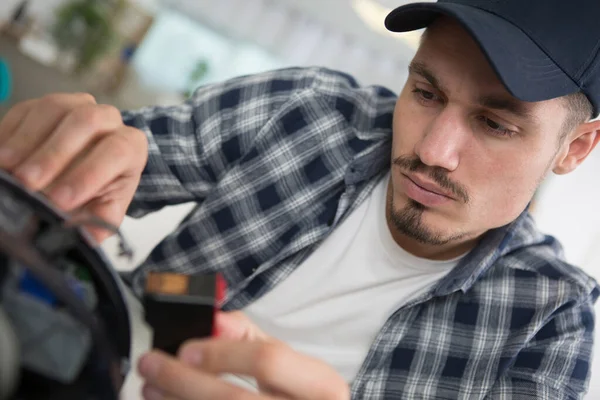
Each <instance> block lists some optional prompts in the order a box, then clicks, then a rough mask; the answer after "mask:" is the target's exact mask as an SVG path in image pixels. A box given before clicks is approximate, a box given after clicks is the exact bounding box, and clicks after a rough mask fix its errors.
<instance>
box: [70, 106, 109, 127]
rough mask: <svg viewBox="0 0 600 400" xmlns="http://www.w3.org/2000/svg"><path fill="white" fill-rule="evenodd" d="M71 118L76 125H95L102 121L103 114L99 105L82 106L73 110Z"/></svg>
mask: <svg viewBox="0 0 600 400" xmlns="http://www.w3.org/2000/svg"><path fill="white" fill-rule="evenodd" d="M71 118H72V120H73V121H74V123H75V124H76V125H84V126H91V127H93V126H95V125H97V124H99V123H101V122H102V119H103V115H102V112H101V110H100V109H99V108H98V107H94V106H81V107H77V108H75V109H74V110H73V111H72V112H71Z"/></svg>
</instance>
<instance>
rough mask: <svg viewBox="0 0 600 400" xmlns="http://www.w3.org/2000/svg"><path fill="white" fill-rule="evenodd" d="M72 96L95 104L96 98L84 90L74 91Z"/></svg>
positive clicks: (83, 101)
mask: <svg viewBox="0 0 600 400" xmlns="http://www.w3.org/2000/svg"><path fill="white" fill-rule="evenodd" d="M73 96H74V97H76V98H77V99H78V100H79V101H81V102H82V103H92V104H96V98H95V97H94V96H93V95H91V94H90V93H84V92H81V93H75V94H74V95H73Z"/></svg>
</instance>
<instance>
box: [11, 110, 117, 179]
mask: <svg viewBox="0 0 600 400" xmlns="http://www.w3.org/2000/svg"><path fill="white" fill-rule="evenodd" d="M121 124H122V119H121V117H120V114H119V113H118V111H116V109H114V108H112V107H109V106H99V105H90V106H82V107H78V108H77V109H76V110H74V111H72V112H70V113H68V115H67V116H65V117H64V118H63V119H62V120H61V121H60V124H58V126H57V127H56V129H55V130H54V131H53V132H52V133H51V134H50V135H49V136H45V138H44V140H43V143H42V144H41V145H40V146H39V147H38V148H37V149H36V150H35V151H34V152H33V153H32V154H31V155H26V156H25V158H24V159H23V161H22V162H21V163H20V164H19V165H18V166H17V167H16V169H15V171H14V174H15V175H16V176H17V177H18V178H19V179H21V180H22V181H23V182H24V183H25V184H26V185H27V186H28V187H30V188H31V189H33V190H39V189H40V188H43V187H45V186H46V185H47V184H48V183H49V182H50V181H52V180H53V179H54V178H55V177H56V176H57V175H58V174H60V172H61V171H62V170H63V169H64V168H65V167H66V166H67V165H68V164H69V163H70V162H71V161H73V159H74V158H75V157H76V156H77V155H78V154H79V153H80V152H81V151H82V150H84V149H85V148H86V147H87V146H88V145H89V144H90V142H91V141H92V140H97V138H98V135H101V134H104V133H107V132H111V131H114V130H116V129H118V128H119V126H120V125H121Z"/></svg>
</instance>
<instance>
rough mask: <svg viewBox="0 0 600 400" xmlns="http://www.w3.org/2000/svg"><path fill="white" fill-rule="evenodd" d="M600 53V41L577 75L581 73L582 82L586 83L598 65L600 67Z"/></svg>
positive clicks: (599, 40)
mask: <svg viewBox="0 0 600 400" xmlns="http://www.w3.org/2000/svg"><path fill="white" fill-rule="evenodd" d="M598 53H600V39H598V41H597V42H596V45H595V46H594V50H593V51H592V52H591V54H590V57H589V59H588V60H586V62H585V64H584V65H583V66H582V67H581V68H580V70H579V71H577V73H578V74H579V73H580V72H581V77H580V78H579V79H580V80H581V82H583V81H585V80H586V79H587V78H588V77H589V76H590V75H591V74H592V72H594V70H595V69H596V68H598V65H600V57H598Z"/></svg>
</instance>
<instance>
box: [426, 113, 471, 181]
mask: <svg viewBox="0 0 600 400" xmlns="http://www.w3.org/2000/svg"><path fill="white" fill-rule="evenodd" d="M467 128H468V127H467V124H466V122H465V119H464V118H462V117H461V115H460V113H459V112H458V111H457V110H452V109H451V108H450V107H446V108H445V109H443V110H442V111H441V112H440V113H438V114H437V115H436V116H435V118H434V119H433V120H432V121H431V122H430V124H429V125H428V126H427V128H426V130H425V132H424V134H423V136H422V138H421V140H419V141H418V142H417V144H416V146H415V153H416V154H417V156H418V157H419V158H420V159H421V161H422V162H423V163H424V164H426V165H428V166H430V167H441V168H444V169H446V170H448V171H454V170H456V168H458V165H459V163H460V149H461V148H462V146H463V144H464V141H465V138H466V136H467V132H468V129H467Z"/></svg>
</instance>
